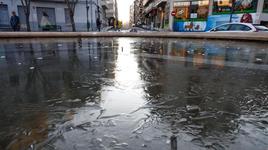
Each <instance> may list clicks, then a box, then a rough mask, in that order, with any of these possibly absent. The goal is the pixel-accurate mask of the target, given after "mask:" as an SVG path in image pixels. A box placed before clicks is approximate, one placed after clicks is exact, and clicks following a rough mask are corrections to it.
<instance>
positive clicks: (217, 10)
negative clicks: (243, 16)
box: [213, 0, 258, 14]
mask: <svg viewBox="0 0 268 150" xmlns="http://www.w3.org/2000/svg"><path fill="white" fill-rule="evenodd" d="M257 3H258V0H214V1H213V14H229V13H230V12H231V11H232V7H233V10H234V13H254V12H256V9H257Z"/></svg>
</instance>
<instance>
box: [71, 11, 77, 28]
mask: <svg viewBox="0 0 268 150" xmlns="http://www.w3.org/2000/svg"><path fill="white" fill-rule="evenodd" d="M70 19H71V24H72V31H73V32H76V28H75V22H74V15H73V14H72V13H71V14H70Z"/></svg>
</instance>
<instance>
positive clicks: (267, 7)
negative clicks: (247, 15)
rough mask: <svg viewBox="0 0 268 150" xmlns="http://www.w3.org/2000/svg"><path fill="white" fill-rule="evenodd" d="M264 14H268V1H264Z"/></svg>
mask: <svg viewBox="0 0 268 150" xmlns="http://www.w3.org/2000/svg"><path fill="white" fill-rule="evenodd" d="M263 12H266V13H268V0H264V4H263Z"/></svg>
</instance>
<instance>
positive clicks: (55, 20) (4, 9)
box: [0, 0, 107, 31]
mask: <svg viewBox="0 0 268 150" xmlns="http://www.w3.org/2000/svg"><path fill="white" fill-rule="evenodd" d="M86 4H88V6H87V5H86ZM87 8H88V9H87ZM106 9H107V5H106V2H105V1H104V0H79V2H78V4H77V5H76V8H75V15H74V20H75V24H76V29H77V31H87V22H89V31H96V30H97V26H96V20H97V18H100V19H101V21H102V23H103V26H105V24H106V23H107V17H106V16H107V14H106ZM12 11H15V12H16V13H17V14H18V16H19V17H20V21H21V30H26V19H25V14H24V11H23V7H22V5H21V1H20V0H0V28H5V27H9V19H10V17H11V13H12ZM43 12H46V13H47V14H48V16H49V21H50V23H51V24H53V25H57V26H60V27H61V30H62V31H71V23H70V16H69V13H68V9H67V6H66V4H65V2H64V0H32V1H31V7H30V24H31V29H32V31H40V30H41V28H40V21H41V18H42V13H43ZM87 13H88V15H87Z"/></svg>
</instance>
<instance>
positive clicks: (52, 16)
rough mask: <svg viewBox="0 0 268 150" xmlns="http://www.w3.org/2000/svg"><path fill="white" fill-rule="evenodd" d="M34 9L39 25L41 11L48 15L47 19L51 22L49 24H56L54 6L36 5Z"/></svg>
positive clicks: (41, 15)
mask: <svg viewBox="0 0 268 150" xmlns="http://www.w3.org/2000/svg"><path fill="white" fill-rule="evenodd" d="M36 10H37V19H38V25H39V26H40V22H41V19H42V17H43V12H45V13H46V14H47V15H48V20H49V22H50V23H51V25H56V16H55V8H48V7H37V8H36Z"/></svg>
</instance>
